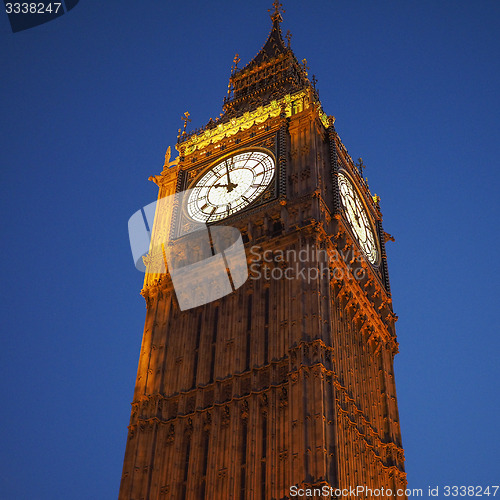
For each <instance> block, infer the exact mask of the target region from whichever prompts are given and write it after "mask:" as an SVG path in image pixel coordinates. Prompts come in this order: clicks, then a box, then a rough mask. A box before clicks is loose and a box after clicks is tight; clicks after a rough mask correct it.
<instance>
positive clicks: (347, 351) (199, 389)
mask: <svg viewBox="0 0 500 500" xmlns="http://www.w3.org/2000/svg"><path fill="white" fill-rule="evenodd" d="M281 13H282V9H281V4H280V3H279V2H278V1H276V2H275V3H274V8H273V9H272V12H271V21H272V26H271V31H270V34H269V37H268V39H267V41H266V42H265V44H264V46H263V47H262V49H261V50H260V51H259V52H258V54H257V55H256V56H255V57H254V59H253V60H251V61H250V62H249V63H248V64H247V65H246V66H244V67H242V68H238V63H239V61H238V58H235V61H234V64H233V68H232V72H231V77H230V82H229V89H228V93H227V96H226V98H225V99H224V105H223V113H222V114H221V116H220V118H218V119H217V120H210V121H209V122H208V123H207V124H206V125H205V126H204V127H202V128H200V129H197V130H194V131H192V132H188V131H187V130H186V129H184V130H183V131H182V130H181V131H179V135H178V139H177V144H176V149H177V152H178V155H179V156H178V159H176V160H175V161H172V162H171V161H169V158H167V159H166V161H165V166H164V169H163V171H162V172H161V173H160V174H159V175H156V176H154V177H152V178H151V179H152V180H154V181H155V183H156V184H157V185H158V187H159V194H158V200H163V199H166V198H168V197H171V196H172V195H175V194H180V193H188V194H187V195H186V196H185V197H184V198H183V205H184V206H182V207H180V208H179V209H176V210H173V211H171V212H170V213H163V212H162V211H161V209H160V208H157V212H156V215H155V221H154V226H153V230H152V231H153V235H152V238H151V241H153V240H154V239H155V234H160V233H162V234H165V233H169V234H171V232H172V230H173V229H175V228H179V227H190V225H193V224H194V225H202V226H205V227H208V228H210V231H211V232H212V234H213V233H214V231H216V230H217V229H220V228H222V227H227V226H230V227H232V228H235V229H237V230H238V231H239V234H240V235H241V241H242V244H243V245H244V249H245V255H246V265H247V266H248V277H247V275H246V274H245V277H246V278H247V279H246V280H244V282H243V281H242V282H241V283H236V282H235V280H234V277H233V278H231V273H230V269H229V268H228V273H229V276H230V279H229V282H230V284H231V289H230V290H229V292H228V293H219V295H218V296H217V297H216V298H215V299H214V300H210V301H206V302H205V303H199V304H198V305H193V306H191V307H186V306H185V305H184V306H183V304H185V303H184V302H182V301H183V300H184V299H181V296H180V295H179V290H178V289H177V288H176V287H175V286H174V280H173V278H174V276H173V268H172V266H171V265H170V264H171V261H169V260H168V259H166V261H165V269H164V270H163V271H164V272H159V271H158V269H157V268H156V267H154V266H153V264H152V263H153V262H154V260H155V258H154V257H155V256H154V255H152V252H151V251H150V253H149V254H148V255H147V256H146V257H145V259H144V260H145V263H146V265H147V267H146V276H145V281H144V287H143V289H142V292H141V293H142V295H143V296H144V298H145V300H146V305H147V312H146V321H145V328H144V334H143V340H142V347H141V352H140V358H139V367H138V373H137V381H136V385H135V392H134V398H133V402H132V414H131V419H130V425H129V432H128V438H127V446H126V451H125V459H124V466H123V475H122V479H121V486H120V494H119V498H120V499H122V500H125V499H134V500H141V499H172V500H203V499H207V500H212V499H214V500H229V499H233V500H283V499H290V498H294V497H297V496H300V497H302V498H318V495H317V494H316V493H317V492H320V493H321V495H322V496H320V498H329V497H331V498H334V497H339V496H342V491H343V490H346V489H349V488H356V487H363V488H364V489H363V490H361V489H359V490H357V492H356V498H370V497H371V495H370V493H369V492H370V490H371V491H377V490H378V491H380V489H381V488H384V492H385V493H384V496H385V497H386V498H403V497H404V493H403V494H401V493H400V492H401V491H402V492H404V489H405V487H406V476H405V472H404V453H403V449H402V443H401V432H400V426H399V416H398V408H397V400H396V387H395V379H394V370H393V360H394V356H395V354H396V353H397V351H398V343H397V338H396V333H395V321H396V319H397V317H396V315H395V314H394V312H393V309H392V299H391V293H390V287H389V276H388V268H387V258H386V253H385V242H386V239H387V238H388V237H389V235H387V233H385V232H384V230H383V228H382V214H381V210H380V200H379V198H378V197H377V196H376V195H372V193H371V192H370V190H369V187H368V185H367V182H366V181H365V180H364V179H363V165H362V163H361V162H360V163H358V164H355V162H354V161H353V160H352V158H351V157H350V156H349V154H348V152H347V149H346V148H345V146H344V145H343V143H342V142H341V140H340V137H339V135H338V133H337V131H336V129H335V126H334V122H335V119H334V117H333V116H331V115H327V114H326V113H325V112H324V111H323V108H322V105H321V103H320V100H319V96H318V93H317V91H316V88H315V81H314V79H313V78H309V75H308V68H307V66H306V63H305V61H303V62H299V60H298V59H297V58H296V56H295V55H294V53H293V51H292V49H291V47H290V40H289V39H288V40H287V42H285V41H284V39H283V36H282V32H281V23H282V21H283V19H282V15H281ZM186 120H187V116H186ZM186 123H187V121H186ZM158 207H160V205H158ZM165 256H166V254H165V253H163V257H165ZM160 257H162V256H160ZM226 264H227V262H226ZM169 265H170V267H169ZM205 270H206V271H207V272H208V271H209V270H210V269H209V268H208V267H207V268H205ZM387 492H390V494H389V495H387ZM398 492H399V493H398ZM339 493H340V494H339Z"/></svg>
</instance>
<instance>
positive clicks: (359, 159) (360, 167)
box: [356, 158, 366, 177]
mask: <svg viewBox="0 0 500 500" xmlns="http://www.w3.org/2000/svg"><path fill="white" fill-rule="evenodd" d="M356 167H358V170H359V175H361V177H363V171H364V169H365V168H366V165H365V164H364V163H363V158H358V163H356Z"/></svg>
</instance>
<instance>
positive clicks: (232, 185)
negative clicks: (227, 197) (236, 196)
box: [226, 160, 238, 193]
mask: <svg viewBox="0 0 500 500" xmlns="http://www.w3.org/2000/svg"><path fill="white" fill-rule="evenodd" d="M226 172H227V186H226V187H227V192H228V193H230V192H231V191H232V190H233V189H234V188H235V187H238V184H234V183H232V182H231V178H230V177H229V165H228V162H227V160H226Z"/></svg>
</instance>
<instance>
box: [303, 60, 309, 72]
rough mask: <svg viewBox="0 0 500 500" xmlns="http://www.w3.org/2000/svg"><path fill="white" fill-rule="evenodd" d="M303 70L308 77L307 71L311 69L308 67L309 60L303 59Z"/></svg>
mask: <svg viewBox="0 0 500 500" xmlns="http://www.w3.org/2000/svg"><path fill="white" fill-rule="evenodd" d="M302 69H303V70H304V73H305V74H306V76H307V70H308V69H309V66H308V65H307V59H302Z"/></svg>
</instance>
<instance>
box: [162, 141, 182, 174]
mask: <svg viewBox="0 0 500 500" xmlns="http://www.w3.org/2000/svg"><path fill="white" fill-rule="evenodd" d="M171 156H172V149H171V148H170V146H169V147H168V148H167V152H166V153H165V163H164V164H163V169H167V168H170V167H173V166H174V165H177V163H179V157H177V158H176V159H175V160H172V161H170V158H171Z"/></svg>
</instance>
